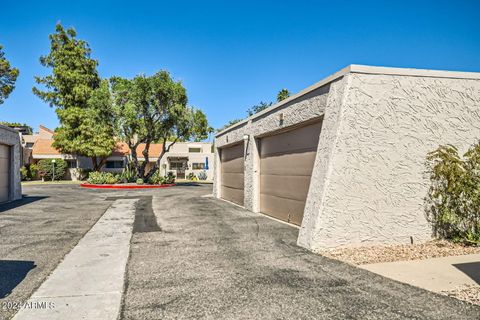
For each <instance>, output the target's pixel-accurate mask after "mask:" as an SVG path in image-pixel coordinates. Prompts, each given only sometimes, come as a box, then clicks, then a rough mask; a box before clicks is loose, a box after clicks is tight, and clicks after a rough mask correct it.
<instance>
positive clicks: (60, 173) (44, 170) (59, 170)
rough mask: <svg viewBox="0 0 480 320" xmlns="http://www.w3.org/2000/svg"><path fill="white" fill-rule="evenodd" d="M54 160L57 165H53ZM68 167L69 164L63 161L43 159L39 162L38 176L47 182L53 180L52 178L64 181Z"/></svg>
mask: <svg viewBox="0 0 480 320" xmlns="http://www.w3.org/2000/svg"><path fill="white" fill-rule="evenodd" d="M52 160H55V163H52ZM67 167H68V165H67V162H66V161H65V160H63V159H42V160H40V161H38V174H39V175H40V177H42V178H43V179H45V180H52V177H53V178H54V179H55V180H62V179H63V178H64V176H65V172H66V171H67ZM54 173H55V175H54Z"/></svg>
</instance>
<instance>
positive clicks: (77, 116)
mask: <svg viewBox="0 0 480 320" xmlns="http://www.w3.org/2000/svg"><path fill="white" fill-rule="evenodd" d="M57 113H58V115H59V117H60V118H61V119H62V120H63V121H62V125H61V126H60V127H59V128H57V130H56V131H55V135H54V138H55V141H54V143H53V146H54V147H55V148H57V149H58V150H60V152H62V153H65V154H80V155H82V156H85V157H89V158H90V159H91V160H92V165H93V170H95V171H99V170H100V169H101V168H102V167H103V166H104V165H105V162H106V160H107V158H108V157H109V156H110V155H111V153H112V150H113V149H114V148H115V144H116V142H115V139H114V137H115V130H114V127H115V117H114V113H113V106H112V100H111V95H110V88H109V83H108V81H107V80H103V81H102V83H101V85H100V87H98V88H97V89H95V90H94V91H93V92H92V95H91V97H90V99H89V100H88V101H87V107H86V108H80V107H70V108H68V109H59V110H57Z"/></svg>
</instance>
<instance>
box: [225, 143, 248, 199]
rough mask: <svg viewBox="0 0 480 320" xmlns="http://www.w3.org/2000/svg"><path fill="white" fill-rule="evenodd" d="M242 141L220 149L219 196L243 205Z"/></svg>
mask: <svg viewBox="0 0 480 320" xmlns="http://www.w3.org/2000/svg"><path fill="white" fill-rule="evenodd" d="M243 153H244V147H243V143H241V144H238V145H234V146H231V147H226V148H223V149H221V150H220V159H221V190H220V192H221V197H222V198H223V199H225V200H228V201H232V202H234V203H237V204H239V205H241V206H243V198H244V166H245V165H244V163H245V162H244V157H243Z"/></svg>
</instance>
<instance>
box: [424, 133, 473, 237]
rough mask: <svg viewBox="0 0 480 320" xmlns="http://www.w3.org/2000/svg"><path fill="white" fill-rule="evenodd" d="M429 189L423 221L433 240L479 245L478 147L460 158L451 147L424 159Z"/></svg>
mask: <svg viewBox="0 0 480 320" xmlns="http://www.w3.org/2000/svg"><path fill="white" fill-rule="evenodd" d="M427 166H428V172H429V175H430V181H431V186H430V189H429V192H428V195H427V199H426V200H427V202H426V203H427V207H426V211H427V218H428V220H429V221H430V222H431V223H432V225H433V229H434V230H433V231H434V233H435V235H436V236H437V237H440V238H444V239H450V240H453V241H455V242H462V243H465V244H480V143H478V144H475V145H473V146H472V147H471V148H470V149H469V150H468V152H467V153H465V154H464V156H463V158H462V157H460V156H459V155H458V150H457V148H455V147H454V146H452V145H446V146H440V147H439V148H438V149H437V150H435V151H433V152H431V153H429V154H428V156H427Z"/></svg>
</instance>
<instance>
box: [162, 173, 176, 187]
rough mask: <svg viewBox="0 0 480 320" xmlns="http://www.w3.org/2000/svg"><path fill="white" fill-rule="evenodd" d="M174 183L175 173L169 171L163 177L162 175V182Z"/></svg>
mask: <svg viewBox="0 0 480 320" xmlns="http://www.w3.org/2000/svg"><path fill="white" fill-rule="evenodd" d="M172 183H175V175H174V174H173V172H172V171H169V172H168V173H167V175H166V176H165V177H163V182H162V184H172Z"/></svg>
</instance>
